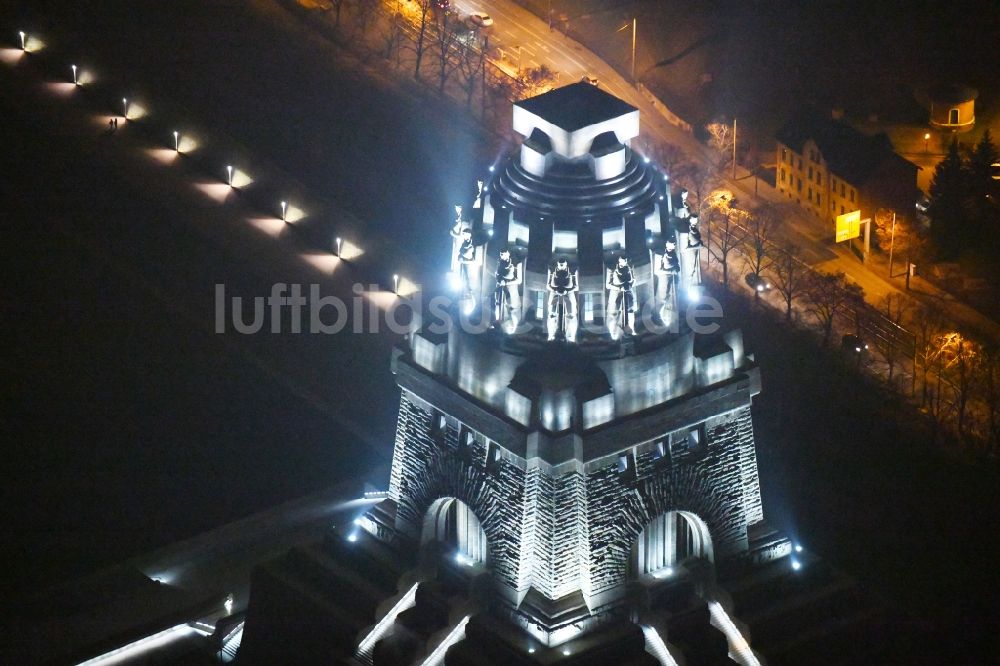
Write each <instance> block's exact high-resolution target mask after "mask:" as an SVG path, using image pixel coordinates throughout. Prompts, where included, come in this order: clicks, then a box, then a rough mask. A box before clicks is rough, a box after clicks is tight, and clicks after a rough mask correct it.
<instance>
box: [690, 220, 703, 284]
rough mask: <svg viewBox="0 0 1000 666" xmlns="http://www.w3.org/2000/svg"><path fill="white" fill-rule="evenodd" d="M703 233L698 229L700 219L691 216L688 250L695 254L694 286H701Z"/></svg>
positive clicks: (692, 273) (693, 268)
mask: <svg viewBox="0 0 1000 666" xmlns="http://www.w3.org/2000/svg"><path fill="white" fill-rule="evenodd" d="M702 246H703V243H702V242H701V231H700V230H699V229H698V217H697V216H694V215H692V216H691V226H690V227H688V238H687V249H689V250H691V252H692V254H694V261H693V262H692V263H691V279H692V281H693V282H694V284H701V248H702Z"/></svg>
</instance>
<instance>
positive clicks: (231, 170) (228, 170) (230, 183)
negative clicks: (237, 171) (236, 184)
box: [226, 165, 233, 187]
mask: <svg viewBox="0 0 1000 666" xmlns="http://www.w3.org/2000/svg"><path fill="white" fill-rule="evenodd" d="M226 173H227V174H229V187H232V186H233V167H232V166H231V165H230V166H227V167H226Z"/></svg>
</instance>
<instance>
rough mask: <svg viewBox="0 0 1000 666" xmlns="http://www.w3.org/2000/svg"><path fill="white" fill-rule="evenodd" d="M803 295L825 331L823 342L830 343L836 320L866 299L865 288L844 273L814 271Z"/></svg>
mask: <svg viewBox="0 0 1000 666" xmlns="http://www.w3.org/2000/svg"><path fill="white" fill-rule="evenodd" d="M802 296H803V298H804V299H805V301H806V303H807V310H808V312H810V313H811V314H812V315H813V316H814V317H816V321H817V322H818V323H819V325H820V329H821V330H822V331H823V344H824V345H828V344H830V336H831V335H832V333H833V322H834V320H835V319H836V318H837V316H839V315H842V314H843V313H844V312H845V311H847V310H848V309H850V308H852V307H853V306H854V304H855V303H857V302H858V301H864V290H863V289H861V287H860V286H858V285H856V284H853V283H851V282H848V281H847V276H845V275H844V274H843V273H839V272H838V273H815V272H814V273H810V274H809V278H808V279H807V280H806V283H805V288H804V289H803V290H802Z"/></svg>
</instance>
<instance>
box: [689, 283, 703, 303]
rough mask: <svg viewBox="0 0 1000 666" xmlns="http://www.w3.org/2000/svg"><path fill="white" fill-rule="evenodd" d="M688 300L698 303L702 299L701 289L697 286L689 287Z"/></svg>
mask: <svg viewBox="0 0 1000 666" xmlns="http://www.w3.org/2000/svg"><path fill="white" fill-rule="evenodd" d="M688 300H689V301H691V302H692V303H697V302H698V301H699V300H701V289H699V288H698V287H697V286H693V287H688Z"/></svg>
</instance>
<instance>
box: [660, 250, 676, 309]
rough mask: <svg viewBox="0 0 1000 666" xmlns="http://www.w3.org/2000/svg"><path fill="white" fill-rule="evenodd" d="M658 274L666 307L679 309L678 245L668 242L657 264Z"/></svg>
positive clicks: (661, 296) (661, 295) (661, 294)
mask: <svg viewBox="0 0 1000 666" xmlns="http://www.w3.org/2000/svg"><path fill="white" fill-rule="evenodd" d="M656 274H657V275H658V276H659V278H660V284H659V292H660V298H661V299H662V300H663V301H664V305H666V304H668V303H669V304H670V306H671V307H672V308H674V309H676V308H677V276H678V275H680V274H681V260H680V257H678V256H677V243H675V242H673V241H667V243H666V246H665V247H664V248H663V255H662V256H661V257H660V260H659V261H658V262H657V264H656Z"/></svg>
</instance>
